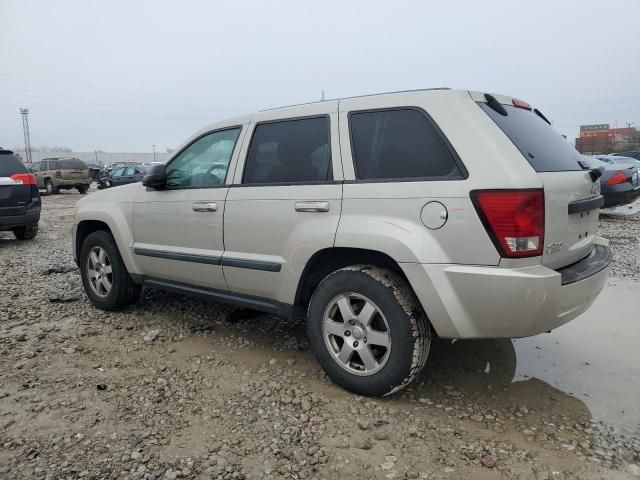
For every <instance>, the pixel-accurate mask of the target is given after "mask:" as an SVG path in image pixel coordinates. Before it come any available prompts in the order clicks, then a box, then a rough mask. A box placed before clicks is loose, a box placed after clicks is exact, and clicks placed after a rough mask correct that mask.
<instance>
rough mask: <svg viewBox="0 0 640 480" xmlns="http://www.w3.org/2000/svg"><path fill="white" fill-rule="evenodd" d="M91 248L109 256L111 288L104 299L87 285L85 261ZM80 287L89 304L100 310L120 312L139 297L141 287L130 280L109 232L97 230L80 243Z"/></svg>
mask: <svg viewBox="0 0 640 480" xmlns="http://www.w3.org/2000/svg"><path fill="white" fill-rule="evenodd" d="M93 247H101V248H103V249H104V250H105V251H106V252H107V255H108V256H109V260H110V262H111V268H112V282H111V283H112V286H111V290H110V291H109V293H108V294H107V295H106V296H105V297H100V296H99V295H97V294H96V293H95V292H94V291H93V290H92V288H91V286H90V285H89V278H88V271H87V263H88V262H87V259H88V257H89V253H90V252H91V249H92V248H93ZM78 264H79V266H80V275H81V276H82V285H83V286H84V291H85V292H86V293H87V296H88V297H89V300H91V303H92V304H93V305H94V306H96V307H97V308H99V309H100V310H121V309H123V308H125V307H128V306H129V305H131V304H133V303H135V302H136V301H137V300H138V298H139V297H140V291H141V290H142V287H141V286H140V285H137V284H136V283H134V282H133V280H132V279H131V276H130V275H129V272H128V271H127V268H126V267H125V265H124V262H123V261H122V257H121V256H120V252H119V251H118V246H117V245H116V242H115V240H114V239H113V237H112V236H111V234H110V233H109V232H106V231H104V230H98V231H95V232H93V233H90V234H89V235H88V236H87V238H86V239H85V240H84V242H83V243H82V248H81V250H80V257H79V259H78Z"/></svg>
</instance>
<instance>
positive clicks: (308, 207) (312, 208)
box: [296, 202, 329, 212]
mask: <svg viewBox="0 0 640 480" xmlns="http://www.w3.org/2000/svg"><path fill="white" fill-rule="evenodd" d="M328 211H329V202H296V212H328Z"/></svg>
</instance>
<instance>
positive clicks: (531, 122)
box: [478, 102, 582, 172]
mask: <svg viewBox="0 0 640 480" xmlns="http://www.w3.org/2000/svg"><path fill="white" fill-rule="evenodd" d="M478 105H480V108H482V110H484V112H485V113H486V114H487V115H489V116H490V117H491V119H492V120H493V121H494V122H496V124H497V125H498V127H500V128H501V129H502V131H503V132H504V133H505V134H506V135H507V137H509V139H510V140H511V141H512V142H513V144H514V145H515V146H516V148H517V149H518V150H520V153H522V155H523V156H524V158H526V159H527V161H528V162H529V164H531V166H532V167H533V169H534V170H535V171H536V172H563V171H567V170H582V168H581V167H580V164H579V163H578V161H579V160H581V159H582V156H581V155H580V154H579V153H578V151H577V150H576V149H575V148H573V147H572V146H571V145H570V144H569V142H567V141H566V139H565V138H564V137H563V136H562V135H560V134H559V133H558V132H556V131H555V130H554V129H553V128H552V127H551V125H549V124H548V123H547V122H545V121H544V120H542V119H541V118H540V117H539V116H538V115H536V114H535V113H533V112H531V111H529V110H525V109H523V108H516V107H513V106H511V105H502V106H503V107H504V108H505V110H506V111H507V116H504V115H500V114H499V113H498V112H496V111H495V110H493V109H492V108H491V107H490V106H489V105H487V104H486V103H482V102H480V103H478Z"/></svg>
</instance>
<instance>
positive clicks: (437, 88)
mask: <svg viewBox="0 0 640 480" xmlns="http://www.w3.org/2000/svg"><path fill="white" fill-rule="evenodd" d="M433 90H451V89H450V88H449V87H433V88H414V89H412V90H395V91H391V92H380V93H369V94H367V95H354V96H351V97H340V98H328V99H325V100H317V101H315V102H305V103H294V104H292V105H283V106H280V107H273V108H265V109H264V110H260V112H269V111H271V110H279V109H281V108H289V107H301V106H303V105H314V104H317V103H324V102H335V101H336V100H349V99H351V98H366V97H377V96H379V95H392V94H394V93H412V92H430V91H433Z"/></svg>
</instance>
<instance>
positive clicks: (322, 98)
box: [320, 90, 324, 102]
mask: <svg viewBox="0 0 640 480" xmlns="http://www.w3.org/2000/svg"><path fill="white" fill-rule="evenodd" d="M320 101H321V102H324V90H322V95H320Z"/></svg>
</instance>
